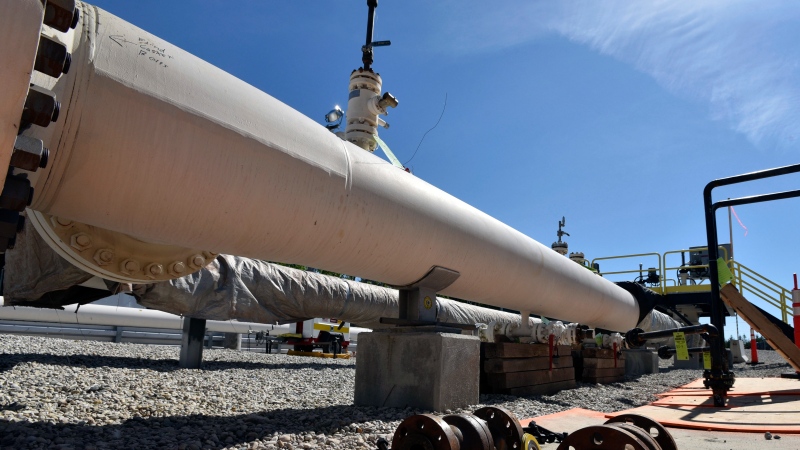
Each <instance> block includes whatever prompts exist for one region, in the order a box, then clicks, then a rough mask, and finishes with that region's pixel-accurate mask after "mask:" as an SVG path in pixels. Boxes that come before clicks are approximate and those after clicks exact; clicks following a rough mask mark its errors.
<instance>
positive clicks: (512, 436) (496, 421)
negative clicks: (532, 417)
mask: <svg viewBox="0 0 800 450" xmlns="http://www.w3.org/2000/svg"><path fill="white" fill-rule="evenodd" d="M474 414H475V415H476V416H478V417H479V418H481V419H483V420H484V421H486V424H487V425H488V426H489V430H491V433H492V438H493V440H494V446H495V448H496V449H497V450H521V449H522V436H523V432H522V427H521V426H520V424H519V420H517V418H516V416H514V414H512V413H511V411H508V410H505V409H503V408H497V407H494V406H487V407H484V408H481V409H479V410H477V411H475V412H474Z"/></svg>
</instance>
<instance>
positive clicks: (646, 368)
mask: <svg viewBox="0 0 800 450" xmlns="http://www.w3.org/2000/svg"><path fill="white" fill-rule="evenodd" d="M622 353H623V354H624V355H625V376H626V377H638V376H639V375H644V374H648V373H658V355H656V353H655V352H653V351H652V350H648V349H644V348H634V349H626V350H623V351H622Z"/></svg>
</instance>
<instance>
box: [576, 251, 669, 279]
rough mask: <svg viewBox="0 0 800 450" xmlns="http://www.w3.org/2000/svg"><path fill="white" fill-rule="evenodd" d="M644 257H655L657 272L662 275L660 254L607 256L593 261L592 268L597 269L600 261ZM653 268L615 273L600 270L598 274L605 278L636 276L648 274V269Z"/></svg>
mask: <svg viewBox="0 0 800 450" xmlns="http://www.w3.org/2000/svg"><path fill="white" fill-rule="evenodd" d="M643 256H655V258H656V259H655V261H656V266H657V267H656V270H657V271H658V274H659V275H661V255H659V254H658V253H637V254H635V255H620V256H606V257H603V258H595V259H593V260H592V267H595V263H597V262H598V261H609V260H614V259H616V260H618V259H629V258H641V257H643ZM651 267H653V266H649V267H646V268H645V267H643V268H642V269H634V270H621V271H615V272H603V271H602V270H600V271H599V272H598V274H600V275H603V276H605V275H622V274H630V273H635V274H639V273H647V269H649V268H651Z"/></svg>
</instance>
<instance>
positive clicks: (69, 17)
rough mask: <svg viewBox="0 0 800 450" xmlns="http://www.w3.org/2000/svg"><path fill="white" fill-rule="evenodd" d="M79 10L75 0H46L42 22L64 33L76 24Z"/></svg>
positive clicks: (78, 18)
mask: <svg viewBox="0 0 800 450" xmlns="http://www.w3.org/2000/svg"><path fill="white" fill-rule="evenodd" d="M79 20H80V11H79V10H78V8H76V5H75V0H47V4H46V5H45V8H44V24H45V25H47V26H49V27H53V28H55V29H56V30H58V31H60V32H62V33H66V32H67V31H69V29H70V28H75V27H76V26H78V21H79Z"/></svg>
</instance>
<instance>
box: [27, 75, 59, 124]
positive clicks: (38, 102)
mask: <svg viewBox="0 0 800 450" xmlns="http://www.w3.org/2000/svg"><path fill="white" fill-rule="evenodd" d="M60 110H61V104H60V103H59V102H58V101H57V100H56V94H55V93H53V92H52V91H48V90H47V89H44V88H41V87H39V86H34V85H31V87H30V88H28V97H27V98H25V107H24V108H23V110H22V118H21V119H20V122H22V128H27V126H28V125H30V124H34V125H39V126H40V127H46V126H48V125H50V122H55V121H57V120H58V114H59V111H60Z"/></svg>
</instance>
